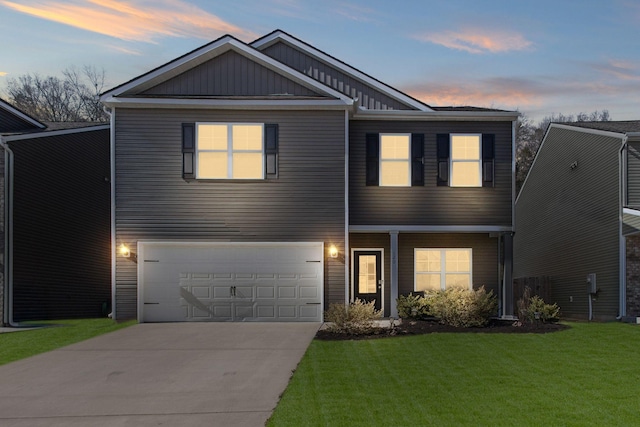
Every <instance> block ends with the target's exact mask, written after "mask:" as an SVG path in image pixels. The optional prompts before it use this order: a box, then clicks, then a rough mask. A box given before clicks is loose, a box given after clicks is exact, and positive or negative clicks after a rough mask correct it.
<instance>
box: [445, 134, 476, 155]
mask: <svg viewBox="0 0 640 427" xmlns="http://www.w3.org/2000/svg"><path fill="white" fill-rule="evenodd" d="M451 158H452V159H454V160H480V137H479V136H478V135H452V136H451Z"/></svg>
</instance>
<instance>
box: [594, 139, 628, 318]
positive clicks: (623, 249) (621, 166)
mask: <svg viewBox="0 0 640 427" xmlns="http://www.w3.org/2000/svg"><path fill="white" fill-rule="evenodd" d="M628 139H629V138H628V136H627V135H625V136H623V137H622V145H621V146H620V150H619V151H618V173H619V185H620V191H619V194H618V197H619V204H618V233H619V234H618V236H619V242H618V245H619V249H618V254H619V256H618V258H619V259H618V263H619V268H618V270H619V275H620V277H619V278H618V282H619V287H620V288H619V289H620V290H619V295H620V296H619V301H618V304H619V307H618V319H621V318H622V317H624V316H626V315H627V246H626V241H627V240H626V238H625V237H624V235H623V234H622V224H623V222H624V217H623V210H624V205H625V201H626V179H625V178H626V174H627V162H625V160H624V150H625V148H627V140H628ZM589 300H591V295H589Z"/></svg>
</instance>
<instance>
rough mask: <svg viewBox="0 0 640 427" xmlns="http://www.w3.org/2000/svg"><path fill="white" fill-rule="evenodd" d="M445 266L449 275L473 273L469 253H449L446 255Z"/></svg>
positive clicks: (464, 251)
mask: <svg viewBox="0 0 640 427" xmlns="http://www.w3.org/2000/svg"><path fill="white" fill-rule="evenodd" d="M445 264H446V267H445V268H446V270H447V273H460V272H464V273H468V272H470V271H471V263H470V259H469V251H467V250H463V251H456V250H450V251H447V253H446V255H445Z"/></svg>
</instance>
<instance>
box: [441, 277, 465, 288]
mask: <svg viewBox="0 0 640 427" xmlns="http://www.w3.org/2000/svg"><path fill="white" fill-rule="evenodd" d="M444 280H445V286H446V287H447V289H449V288H462V289H470V288H471V282H470V276H469V275H468V274H447V275H445V279H444Z"/></svg>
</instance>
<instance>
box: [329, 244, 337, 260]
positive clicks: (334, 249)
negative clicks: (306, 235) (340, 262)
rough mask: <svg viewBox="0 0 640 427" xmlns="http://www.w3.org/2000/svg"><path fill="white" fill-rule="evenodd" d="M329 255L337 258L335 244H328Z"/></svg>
mask: <svg viewBox="0 0 640 427" xmlns="http://www.w3.org/2000/svg"><path fill="white" fill-rule="evenodd" d="M329 256H330V257H331V258H338V248H336V246H335V245H331V246H329Z"/></svg>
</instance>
